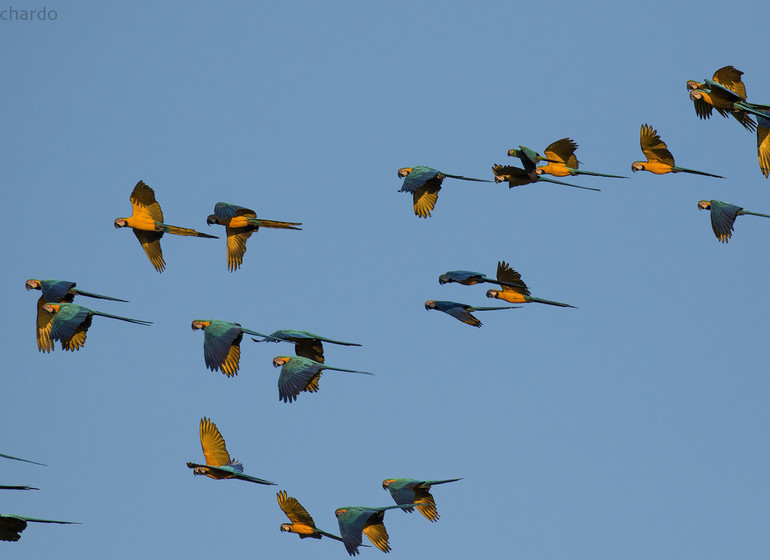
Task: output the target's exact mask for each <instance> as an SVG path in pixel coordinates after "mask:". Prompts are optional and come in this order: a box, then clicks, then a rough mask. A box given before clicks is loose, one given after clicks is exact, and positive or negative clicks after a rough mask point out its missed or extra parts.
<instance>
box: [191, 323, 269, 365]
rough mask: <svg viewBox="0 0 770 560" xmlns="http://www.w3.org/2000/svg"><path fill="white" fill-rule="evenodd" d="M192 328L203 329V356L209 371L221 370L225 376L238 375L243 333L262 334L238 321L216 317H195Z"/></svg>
mask: <svg viewBox="0 0 770 560" xmlns="http://www.w3.org/2000/svg"><path fill="white" fill-rule="evenodd" d="M192 330H194V331H197V330H203V358H204V359H205V360H206V367H207V368H209V369H210V370H211V371H217V370H221V371H222V373H224V374H225V375H226V376H227V377H233V376H234V375H238V367H239V364H240V361H241V340H243V334H244V333H246V334H251V335H254V336H262V335H261V334H260V333H258V332H256V331H251V330H249V329H244V328H243V327H242V326H241V325H239V324H238V323H230V322H229V321H220V320H217V319H207V320H204V319H196V320H195V321H193V322H192Z"/></svg>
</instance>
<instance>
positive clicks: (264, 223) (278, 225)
mask: <svg viewBox="0 0 770 560" xmlns="http://www.w3.org/2000/svg"><path fill="white" fill-rule="evenodd" d="M249 223H250V224H253V225H255V226H258V227H266V228H275V229H299V230H301V229H302V228H299V227H294V226H301V225H302V222H276V221H275V220H263V219H261V218H251V219H250V220H249Z"/></svg>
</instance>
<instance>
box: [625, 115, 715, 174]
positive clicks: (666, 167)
mask: <svg viewBox="0 0 770 560" xmlns="http://www.w3.org/2000/svg"><path fill="white" fill-rule="evenodd" d="M639 144H640V145H641V147H642V153H643V154H644V157H646V158H647V161H635V162H634V163H632V164H631V171H633V172H634V173H636V172H637V171H649V172H651V173H655V174H656V175H664V174H666V173H693V174H695V175H705V176H707V177H716V178H717V179H724V177H722V176H721V175H712V174H711V173H705V172H703V171H695V170H694V169H687V168H684V167H677V166H676V165H674V156H672V155H671V152H669V151H668V146H666V143H665V142H664V141H663V140H661V139H660V136H659V135H658V131H657V130H654V129H653V128H652V127H651V126H650V125H648V124H643V125H642V128H641V131H640V133H639Z"/></svg>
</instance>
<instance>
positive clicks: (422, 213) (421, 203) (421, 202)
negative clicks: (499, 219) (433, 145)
mask: <svg viewBox="0 0 770 560" xmlns="http://www.w3.org/2000/svg"><path fill="white" fill-rule="evenodd" d="M398 176H399V178H401V179H403V180H404V184H403V185H402V186H401V188H400V189H399V191H398V192H408V193H412V200H413V203H414V213H415V215H417V216H419V217H420V218H429V217H430V215H431V214H430V213H431V210H433V209H434V208H435V207H436V201H437V200H438V191H440V190H441V183H442V182H443V181H444V179H445V178H447V177H450V178H452V179H462V180H463V181H476V182H479V183H491V182H492V181H490V180H488V179H473V178H471V177H463V176H462V175H450V174H449V173H444V172H442V171H439V170H438V169H433V168H432V167H426V166H424V165H417V166H415V167H402V168H401V169H399V170H398Z"/></svg>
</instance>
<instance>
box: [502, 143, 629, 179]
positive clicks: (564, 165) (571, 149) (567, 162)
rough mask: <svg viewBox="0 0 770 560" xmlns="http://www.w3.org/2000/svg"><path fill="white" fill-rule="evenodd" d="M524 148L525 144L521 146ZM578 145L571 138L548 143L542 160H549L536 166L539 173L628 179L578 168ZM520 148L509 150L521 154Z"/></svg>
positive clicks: (558, 175)
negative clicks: (576, 152) (576, 154)
mask: <svg viewBox="0 0 770 560" xmlns="http://www.w3.org/2000/svg"><path fill="white" fill-rule="evenodd" d="M519 147H520V148H523V147H524V146H519ZM577 148H578V145H577V143H575V141H574V140H572V139H570V138H562V139H561V140H556V141H555V142H552V143H551V144H549V145H548V147H547V148H546V149H545V157H544V158H541V161H546V162H548V163H547V164H546V165H541V166H540V167H536V168H535V173H537V174H538V175H543V174H546V175H553V176H554V177H567V176H570V175H571V176H575V175H592V176H595V177H613V178H615V179H627V178H628V177H623V176H621V175H607V174H606V173H596V172H594V171H583V170H582V169H578V167H579V165H580V162H579V161H578V159H577V157H576V156H575V151H576V150H577ZM519 152H520V151H519V150H508V155H509V156H511V155H514V156H516V155H519Z"/></svg>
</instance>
